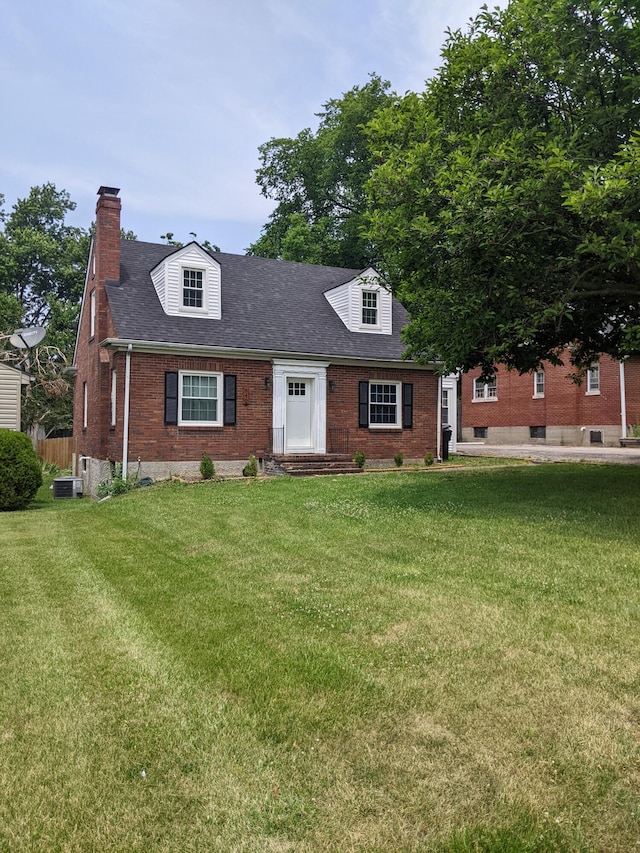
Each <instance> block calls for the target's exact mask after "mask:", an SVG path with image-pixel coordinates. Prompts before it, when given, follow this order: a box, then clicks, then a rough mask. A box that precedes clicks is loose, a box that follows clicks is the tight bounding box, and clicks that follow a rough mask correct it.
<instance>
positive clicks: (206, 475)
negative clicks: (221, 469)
mask: <svg viewBox="0 0 640 853" xmlns="http://www.w3.org/2000/svg"><path fill="white" fill-rule="evenodd" d="M215 473H216V469H215V466H214V464H213V462H212V460H211V457H210V456H207V454H206V453H203V454H202V461H201V462H200V474H201V475H202V479H203V480H210V479H211V478H212V477H213V475H214V474H215Z"/></svg>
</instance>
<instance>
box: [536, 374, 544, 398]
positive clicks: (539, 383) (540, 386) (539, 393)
mask: <svg viewBox="0 0 640 853" xmlns="http://www.w3.org/2000/svg"><path fill="white" fill-rule="evenodd" d="M533 396H534V397H544V370H534V372H533Z"/></svg>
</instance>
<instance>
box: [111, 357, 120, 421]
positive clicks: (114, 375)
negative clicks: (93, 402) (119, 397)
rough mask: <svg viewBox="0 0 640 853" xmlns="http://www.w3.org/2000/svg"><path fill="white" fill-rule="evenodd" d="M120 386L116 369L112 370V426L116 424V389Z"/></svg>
mask: <svg viewBox="0 0 640 853" xmlns="http://www.w3.org/2000/svg"><path fill="white" fill-rule="evenodd" d="M117 387H118V383H117V377H116V371H115V370H112V371H111V426H115V425H116V389H117Z"/></svg>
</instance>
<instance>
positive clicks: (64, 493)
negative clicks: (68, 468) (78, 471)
mask: <svg viewBox="0 0 640 853" xmlns="http://www.w3.org/2000/svg"><path fill="white" fill-rule="evenodd" d="M53 497H54V498H81V497H82V477H56V478H55V480H54V481H53Z"/></svg>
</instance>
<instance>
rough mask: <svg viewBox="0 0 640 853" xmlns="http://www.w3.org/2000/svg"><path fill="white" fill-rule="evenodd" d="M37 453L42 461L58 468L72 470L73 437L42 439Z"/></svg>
mask: <svg viewBox="0 0 640 853" xmlns="http://www.w3.org/2000/svg"><path fill="white" fill-rule="evenodd" d="M37 453H38V456H39V457H40V459H42V460H43V461H44V462H48V463H49V464H50V465H57V466H58V468H61V469H64V468H71V454H72V453H73V437H72V436H69V437H68V438H41V439H40V440H39V441H38V447H37Z"/></svg>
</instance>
